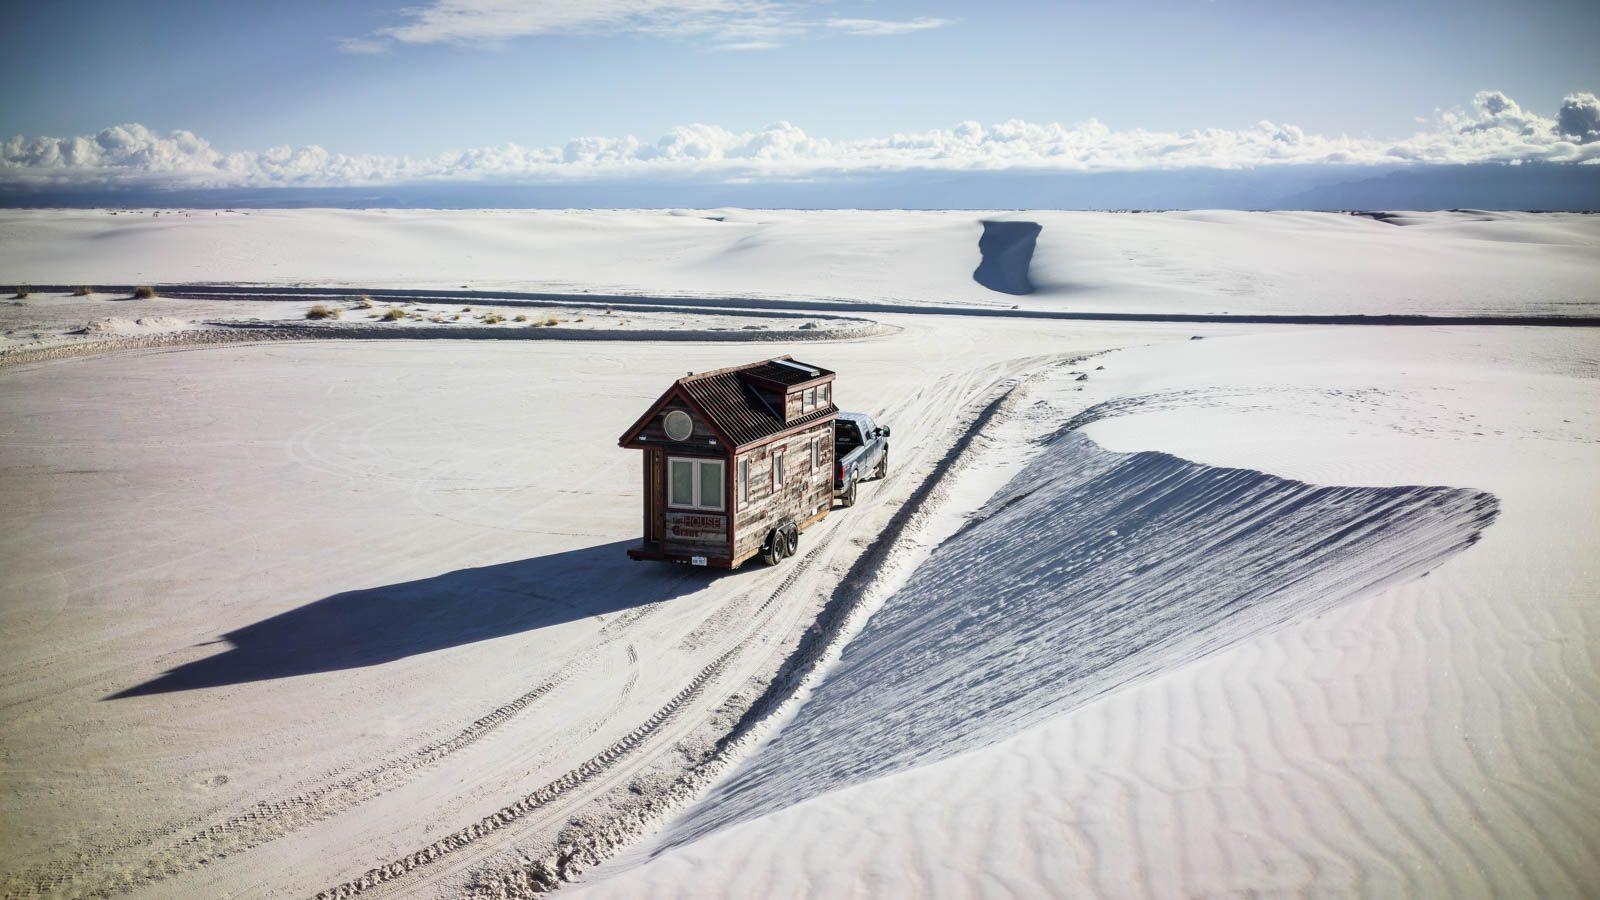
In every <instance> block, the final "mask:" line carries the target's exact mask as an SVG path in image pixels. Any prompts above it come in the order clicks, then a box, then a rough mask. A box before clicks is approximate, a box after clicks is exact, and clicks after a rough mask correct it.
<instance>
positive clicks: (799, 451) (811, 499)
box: [733, 419, 833, 559]
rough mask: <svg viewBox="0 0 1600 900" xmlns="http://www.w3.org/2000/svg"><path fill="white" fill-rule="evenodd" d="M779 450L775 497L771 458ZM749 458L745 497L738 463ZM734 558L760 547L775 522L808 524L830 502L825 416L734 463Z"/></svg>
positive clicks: (830, 436)
mask: <svg viewBox="0 0 1600 900" xmlns="http://www.w3.org/2000/svg"><path fill="white" fill-rule="evenodd" d="M813 440H816V441H818V442H819V444H820V456H821V460H820V462H819V463H818V464H817V465H816V466H815V467H813V466H812V462H811V442H812V441H813ZM778 450H782V451H783V453H782V456H783V464H784V475H785V477H784V483H783V486H782V487H781V488H779V489H778V492H781V493H782V495H783V496H781V497H778V496H774V493H775V492H774V489H773V486H772V461H773V456H774V455H775V452H776V451H778ZM740 460H747V461H748V462H749V466H750V469H749V479H750V498H749V500H745V499H744V497H743V495H742V494H743V492H742V487H741V486H740V485H738V484H737V480H738V468H739V466H738V463H739V461H740ZM734 473H735V487H734V536H733V557H734V559H740V558H741V557H747V556H749V555H751V554H753V553H755V552H757V551H758V550H760V549H761V545H762V544H763V543H765V541H766V539H767V533H768V532H769V531H771V530H772V529H773V528H774V527H776V526H777V525H778V524H779V523H780V522H783V521H785V520H792V521H794V522H795V523H796V524H809V523H810V522H811V520H813V519H815V518H817V517H818V516H819V515H820V514H822V513H826V512H827V510H828V508H829V507H830V506H832V505H833V421H832V420H831V419H830V420H829V421H827V422H823V423H821V424H819V425H814V426H812V427H810V428H806V429H804V430H802V431H798V432H795V433H794V434H791V435H788V436H787V437H782V438H779V439H777V440H775V441H772V442H771V443H768V444H764V445H762V446H758V447H753V448H751V449H749V450H746V451H743V452H741V453H740V454H738V456H737V457H736V458H735V462H734Z"/></svg>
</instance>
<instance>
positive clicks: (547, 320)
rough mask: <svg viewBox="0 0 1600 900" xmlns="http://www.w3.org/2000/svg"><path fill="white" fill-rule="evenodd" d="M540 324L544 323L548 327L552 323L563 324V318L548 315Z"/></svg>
mask: <svg viewBox="0 0 1600 900" xmlns="http://www.w3.org/2000/svg"><path fill="white" fill-rule="evenodd" d="M539 324H540V325H543V326H544V327H546V328H549V327H551V326H552V325H560V324H561V320H560V319H558V318H556V317H555V316H546V317H545V320H544V321H543V322H540V323H539Z"/></svg>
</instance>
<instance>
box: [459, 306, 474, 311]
mask: <svg viewBox="0 0 1600 900" xmlns="http://www.w3.org/2000/svg"><path fill="white" fill-rule="evenodd" d="M461 311H462V312H472V307H470V306H463V307H461Z"/></svg>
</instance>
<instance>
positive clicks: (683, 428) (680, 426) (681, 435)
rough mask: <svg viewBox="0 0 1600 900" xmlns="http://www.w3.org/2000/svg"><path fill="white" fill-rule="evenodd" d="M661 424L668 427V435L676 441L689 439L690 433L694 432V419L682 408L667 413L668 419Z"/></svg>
mask: <svg viewBox="0 0 1600 900" xmlns="http://www.w3.org/2000/svg"><path fill="white" fill-rule="evenodd" d="M661 424H662V426H663V427H665V428H666V429H667V437H669V438H672V439H673V440H675V441H687V440H688V439H689V435H691V434H694V420H693V419H691V418H689V414H688V413H686V412H684V411H683V410H681V409H675V410H673V411H672V412H669V413H667V417H666V419H665V420H664V421H663V422H662V423H661Z"/></svg>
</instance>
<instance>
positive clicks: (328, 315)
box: [306, 303, 340, 319]
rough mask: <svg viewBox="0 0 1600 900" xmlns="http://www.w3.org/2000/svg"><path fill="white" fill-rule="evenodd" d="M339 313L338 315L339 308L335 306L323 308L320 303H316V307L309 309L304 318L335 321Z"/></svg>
mask: <svg viewBox="0 0 1600 900" xmlns="http://www.w3.org/2000/svg"><path fill="white" fill-rule="evenodd" d="M339 313H340V310H339V308H338V307H337V306H335V307H327V306H323V305H322V304H321V303H318V304H317V305H316V306H313V307H311V308H310V309H308V310H306V318H308V319H337V318H339Z"/></svg>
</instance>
